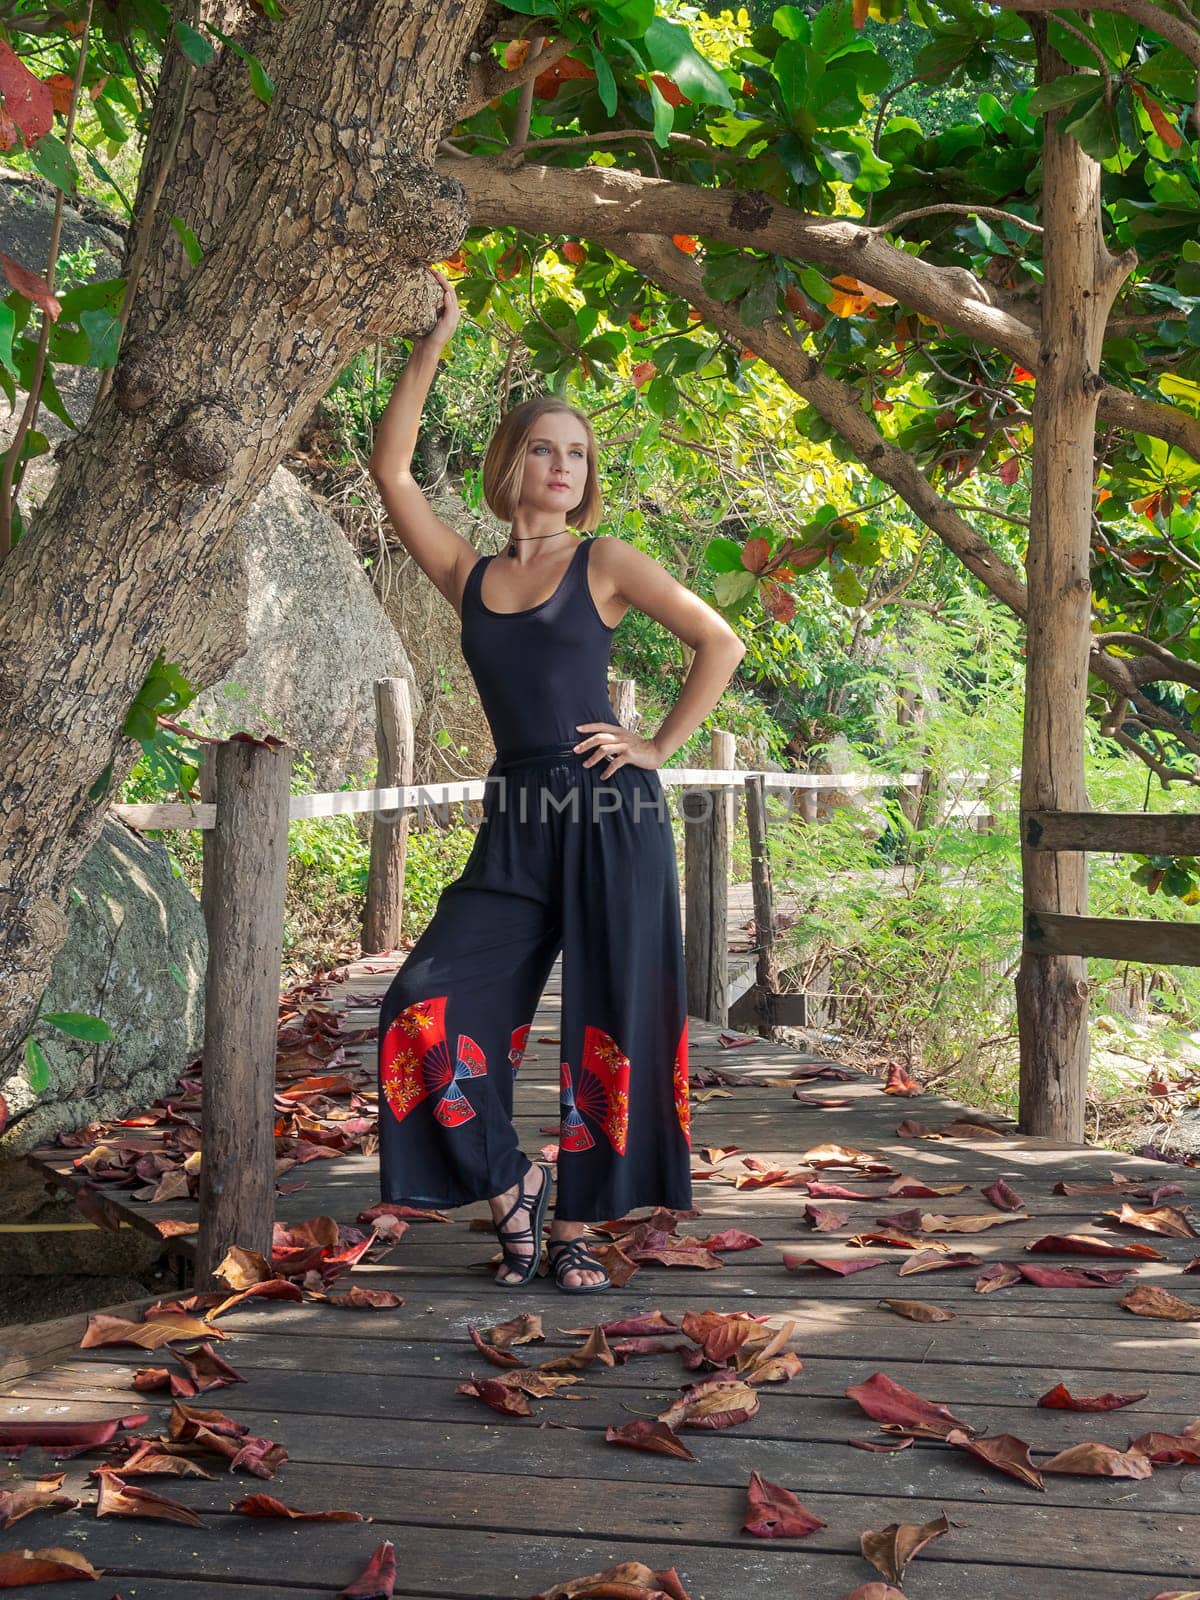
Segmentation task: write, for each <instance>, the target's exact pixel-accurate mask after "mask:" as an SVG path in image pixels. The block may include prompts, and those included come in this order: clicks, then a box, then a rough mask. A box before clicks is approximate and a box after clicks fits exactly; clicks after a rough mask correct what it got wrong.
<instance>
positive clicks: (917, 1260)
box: [896, 1245, 983, 1278]
mask: <svg viewBox="0 0 1200 1600" xmlns="http://www.w3.org/2000/svg"><path fill="white" fill-rule="evenodd" d="M982 1265H983V1257H982V1256H975V1255H971V1253H970V1252H969V1251H966V1250H952V1251H949V1252H948V1253H947V1254H946V1255H941V1254H939V1252H938V1251H937V1250H931V1249H930V1248H929V1247H928V1245H927V1246H926V1247H925V1249H924V1250H919V1251H918V1252H917V1254H916V1255H913V1256H909V1258H908V1260H907V1261H902V1262H901V1263H900V1265H899V1267H898V1268H897V1269H896V1276H897V1277H898V1278H908V1277H911V1276H912V1275H913V1274H914V1273H917V1272H941V1271H943V1270H944V1269H945V1268H947V1267H979V1266H982Z"/></svg>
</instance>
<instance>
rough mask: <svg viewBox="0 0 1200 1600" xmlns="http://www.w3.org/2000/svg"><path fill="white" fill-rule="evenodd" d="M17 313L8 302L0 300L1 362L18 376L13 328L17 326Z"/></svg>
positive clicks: (6, 368)
mask: <svg viewBox="0 0 1200 1600" xmlns="http://www.w3.org/2000/svg"><path fill="white" fill-rule="evenodd" d="M16 321H17V318H16V313H15V312H14V311H13V308H12V307H11V306H10V305H9V304H8V303H7V302H6V301H2V300H0V364H2V365H3V366H4V368H5V370H6V371H8V372H11V373H12V375H13V377H14V378H15V377H16V376H17V368H16V363H15V362H14V361H13V347H12V344H13V329H14V327H15V326H16Z"/></svg>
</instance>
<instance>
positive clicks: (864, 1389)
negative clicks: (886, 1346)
mask: <svg viewBox="0 0 1200 1600" xmlns="http://www.w3.org/2000/svg"><path fill="white" fill-rule="evenodd" d="M845 1392H846V1398H847V1399H848V1400H853V1401H854V1402H855V1404H856V1405H858V1406H861V1407H862V1409H863V1410H864V1411H865V1412H866V1414H867V1415H868V1416H869V1417H870V1418H871V1420H872V1421H873V1422H878V1423H881V1424H884V1425H887V1426H889V1427H896V1426H899V1427H902V1428H903V1430H904V1431H905V1432H906V1433H907V1432H910V1431H911V1432H912V1433H914V1434H916V1435H918V1436H919V1437H920V1438H923V1439H944V1438H946V1437H947V1435H948V1434H950V1433H951V1432H953V1431H955V1430H958V1431H960V1432H962V1433H963V1435H964V1436H965V1435H966V1434H968V1433H974V1431H975V1430H974V1428H972V1427H971V1426H970V1424H969V1423H966V1422H963V1421H961V1420H960V1419H959V1418H958V1417H956V1416H955V1415H954V1413H953V1412H952V1411H949V1410H947V1408H946V1407H945V1406H941V1405H938V1404H936V1402H934V1401H932V1400H926V1399H925V1398H924V1396H922V1395H919V1394H914V1393H913V1391H912V1390H911V1389H906V1388H905V1387H904V1385H903V1384H902V1383H896V1382H894V1381H893V1379H891V1378H889V1377H888V1376H887V1374H886V1373H883V1372H876V1373H874V1374H873V1375H872V1376H871V1377H870V1378H868V1379H867V1380H866V1382H865V1383H857V1384H853V1385H851V1387H850V1388H848V1389H847V1390H846V1391H845Z"/></svg>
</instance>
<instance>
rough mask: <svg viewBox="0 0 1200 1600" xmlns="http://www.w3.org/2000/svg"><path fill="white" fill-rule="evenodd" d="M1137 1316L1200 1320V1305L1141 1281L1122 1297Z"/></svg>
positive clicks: (1124, 1304) (1171, 1320)
mask: <svg viewBox="0 0 1200 1600" xmlns="http://www.w3.org/2000/svg"><path fill="white" fill-rule="evenodd" d="M1121 1304H1122V1305H1123V1306H1124V1307H1125V1309H1126V1311H1132V1312H1133V1314H1134V1316H1136V1317H1165V1318H1166V1319H1167V1320H1168V1321H1169V1322H1200V1305H1197V1304H1196V1303H1195V1301H1193V1300H1183V1299H1181V1298H1180V1296H1179V1295H1177V1294H1171V1293H1169V1292H1168V1291H1167V1290H1166V1289H1160V1288H1158V1287H1157V1286H1156V1285H1154V1284H1149V1283H1140V1284H1138V1286H1137V1287H1136V1288H1135V1289H1130V1291H1129V1293H1128V1294H1127V1295H1124V1296H1123V1297H1122V1299H1121Z"/></svg>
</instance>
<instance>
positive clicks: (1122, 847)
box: [1021, 811, 1200, 856]
mask: <svg viewBox="0 0 1200 1600" xmlns="http://www.w3.org/2000/svg"><path fill="white" fill-rule="evenodd" d="M1021 834H1022V837H1023V838H1024V840H1025V843H1026V844H1027V845H1029V846H1030V847H1031V848H1032V849H1034V850H1093V851H1113V852H1116V853H1117V854H1121V855H1139V856H1191V855H1198V854H1200V813H1197V812H1194V811H1189V812H1178V811H1176V812H1149V811H1027V812H1025V813H1024V814H1023V815H1022V817H1021Z"/></svg>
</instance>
